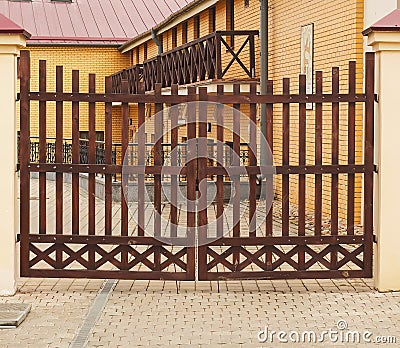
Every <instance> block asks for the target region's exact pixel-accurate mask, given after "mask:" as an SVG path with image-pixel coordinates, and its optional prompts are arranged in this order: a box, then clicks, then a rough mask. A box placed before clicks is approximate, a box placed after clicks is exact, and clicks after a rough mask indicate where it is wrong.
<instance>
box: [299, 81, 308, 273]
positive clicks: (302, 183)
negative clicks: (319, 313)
mask: <svg viewBox="0 0 400 348" xmlns="http://www.w3.org/2000/svg"><path fill="white" fill-rule="evenodd" d="M299 94H300V95H301V96H303V97H304V100H305V96H306V76H305V75H300V77H299ZM306 117H307V110H306V103H300V104H299V165H305V164H306V131H307V119H306ZM298 191H299V192H298V202H299V203H298V214H299V217H298V235H299V236H304V235H305V226H306V176H305V174H300V175H299V190H298ZM298 258H299V259H298V264H299V270H304V268H305V252H304V249H303V248H302V249H301V250H299V253H298Z"/></svg>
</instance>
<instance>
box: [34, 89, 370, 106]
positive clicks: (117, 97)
mask: <svg viewBox="0 0 400 348" xmlns="http://www.w3.org/2000/svg"><path fill="white" fill-rule="evenodd" d="M28 98H29V100H37V101H64V102H87V103H117V102H122V103H172V104H179V103H187V102H190V101H193V98H191V97H190V96H187V95H161V96H155V95H151V94H145V95H143V94H103V93H40V92H30V93H29V94H28ZM203 101H209V102H214V103H220V104H282V103H283V104H306V103H365V102H366V101H367V95H366V94H363V93H359V94H354V95H349V94H307V95H305V96H304V95H299V94H290V95H243V94H242V95H219V96H214V95H208V96H207V99H206V100H203Z"/></svg>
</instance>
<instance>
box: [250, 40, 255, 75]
mask: <svg viewBox="0 0 400 348" xmlns="http://www.w3.org/2000/svg"><path fill="white" fill-rule="evenodd" d="M249 40H250V42H249V43H250V74H251V78H253V79H254V78H255V77H256V52H255V44H254V34H250V38H249Z"/></svg>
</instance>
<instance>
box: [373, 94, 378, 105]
mask: <svg viewBox="0 0 400 348" xmlns="http://www.w3.org/2000/svg"><path fill="white" fill-rule="evenodd" d="M374 99H375V103H379V95H378V94H377V93H375V94H374Z"/></svg>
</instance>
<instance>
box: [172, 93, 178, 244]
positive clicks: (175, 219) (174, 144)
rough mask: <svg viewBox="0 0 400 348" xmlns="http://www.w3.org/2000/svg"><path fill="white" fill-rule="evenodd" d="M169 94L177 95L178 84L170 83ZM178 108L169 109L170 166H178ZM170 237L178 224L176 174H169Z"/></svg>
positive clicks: (175, 231)
mask: <svg viewBox="0 0 400 348" xmlns="http://www.w3.org/2000/svg"><path fill="white" fill-rule="evenodd" d="M171 95H178V85H172V87H171ZM178 116H179V115H178V108H177V107H174V106H172V109H171V166H172V167H177V166H178ZM170 206H171V223H170V226H171V227H170V234H171V237H176V236H177V226H178V176H177V175H171V205H170Z"/></svg>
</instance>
